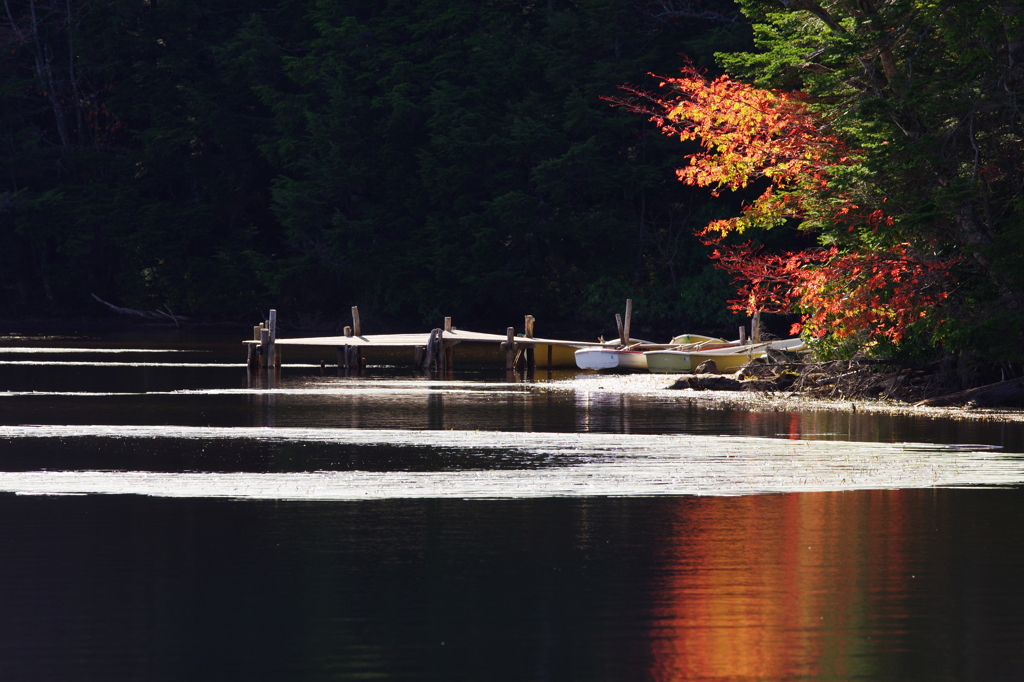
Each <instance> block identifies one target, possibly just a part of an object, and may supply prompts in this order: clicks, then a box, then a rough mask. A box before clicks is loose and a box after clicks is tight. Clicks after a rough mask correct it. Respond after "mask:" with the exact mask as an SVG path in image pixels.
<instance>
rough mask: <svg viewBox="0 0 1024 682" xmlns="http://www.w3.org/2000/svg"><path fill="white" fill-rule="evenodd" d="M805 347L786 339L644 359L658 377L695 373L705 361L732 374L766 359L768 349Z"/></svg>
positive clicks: (662, 353) (669, 352)
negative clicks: (749, 363) (762, 358)
mask: <svg viewBox="0 0 1024 682" xmlns="http://www.w3.org/2000/svg"><path fill="white" fill-rule="evenodd" d="M803 346H804V342H803V340H802V339H783V340H781V341H771V342H769V343H752V344H747V345H743V346H739V345H736V346H728V347H725V348H691V349H667V350H651V351H647V352H646V353H644V355H645V356H646V357H647V370H648V371H650V372H654V373H656V374H685V373H687V372H692V371H693V370H695V369H696V368H697V367H698V366H699V365H700V364H701V363H702V362H704V361H705V360H714V361H715V367H717V368H718V371H719V372H724V373H730V374H731V373H732V372H735V371H737V370H739V369H740V368H741V367H743V366H744V365H745V364H747V363H748V362H750V361H751V360H755V359H757V358H760V357H764V356H765V355H766V354H767V353H768V349H769V348H773V349H776V350H789V351H793V350H800V349H802V348H803Z"/></svg>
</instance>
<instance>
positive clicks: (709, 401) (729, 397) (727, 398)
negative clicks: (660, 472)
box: [548, 373, 1024, 422]
mask: <svg viewBox="0 0 1024 682" xmlns="http://www.w3.org/2000/svg"><path fill="white" fill-rule="evenodd" d="M687 376H692V375H684V376H683V377H680V376H676V375H672V374H639V373H638V374H596V373H595V374H578V375H576V376H574V377H572V378H569V379H558V380H554V381H552V382H551V383H550V384H548V385H549V386H550V387H551V388H552V389H554V390H565V391H577V392H585V393H629V394H634V395H650V396H657V397H658V398H659V399H671V400H678V401H680V402H687V403H690V404H692V405H697V406H700V407H704V408H706V409H712V410H714V409H736V410H749V411H751V412H780V411H789V410H801V411H830V412H864V413H875V414H889V415H910V416H919V417H930V418H935V419H971V420H979V421H999V422H1024V410H1022V409H1020V408H992V407H948V406H947V407H937V406H928V405H920V404H918V405H915V404H911V403H908V402H905V401H901V400H895V399H890V398H875V399H865V398H854V399H849V398H842V397H838V398H824V397H820V396H813V395H808V394H806V393H803V392H799V391H788V390H779V391H749V392H748V391H712V390H700V389H695V388H689V387H687V388H673V386H678V381H679V380H680V379H681V378H683V379H685V378H686V377H687Z"/></svg>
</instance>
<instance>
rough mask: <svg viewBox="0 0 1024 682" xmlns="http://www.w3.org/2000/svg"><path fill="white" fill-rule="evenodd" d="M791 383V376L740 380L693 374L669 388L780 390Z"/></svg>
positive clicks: (715, 375)
mask: <svg viewBox="0 0 1024 682" xmlns="http://www.w3.org/2000/svg"><path fill="white" fill-rule="evenodd" d="M792 383H793V377H792V376H779V377H776V378H774V379H746V380H744V381H740V380H739V379H733V378H732V377H726V376H722V375H720V374H694V375H691V376H688V377H685V378H683V379H679V380H678V381H676V382H675V383H674V384H672V385H671V386H669V388H675V389H681V388H692V389H694V390H697V391H780V390H783V389H785V388H786V387H788V386H789V385H791V384H792Z"/></svg>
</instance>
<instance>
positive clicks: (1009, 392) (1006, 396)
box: [914, 377, 1024, 407]
mask: <svg viewBox="0 0 1024 682" xmlns="http://www.w3.org/2000/svg"><path fill="white" fill-rule="evenodd" d="M1020 402H1024V377H1021V378H1019V379H1008V380H1006V381H997V382H996V383H994V384H987V385H985V386H978V387H977V388H969V389H967V390H966V391H958V392H957V393H948V394H946V395H941V396H938V397H936V398H928V399H926V400H919V401H917V402H916V403H914V405H922V406H925V407H946V406H949V405H968V404H969V405H972V406H974V407H995V406H998V405H1009V404H1015V403H1020Z"/></svg>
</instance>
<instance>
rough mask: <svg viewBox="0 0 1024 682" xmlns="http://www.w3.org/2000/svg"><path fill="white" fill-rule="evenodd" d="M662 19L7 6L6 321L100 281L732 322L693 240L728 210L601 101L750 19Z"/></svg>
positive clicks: (161, 294) (614, 5)
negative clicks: (628, 302)
mask: <svg viewBox="0 0 1024 682" xmlns="http://www.w3.org/2000/svg"><path fill="white" fill-rule="evenodd" d="M722 5H723V7H724V8H725V9H726V10H729V9H731V5H729V4H728V3H722ZM711 9H714V7H711ZM712 18H714V17H713V15H712ZM665 19H666V17H659V16H655V14H654V13H653V12H652V11H651V9H650V6H649V3H636V4H634V3H623V2H616V1H614V0H580V1H578V2H572V3H569V2H564V1H563V0H551V1H549V2H544V3H539V2H532V1H529V0H492V1H491V2H477V1H475V0H444V1H441V0H419V1H413V0H409V1H406V2H398V1H393V2H381V1H379V0H351V1H348V2H332V1H328V0H280V1H279V2H276V3H253V2H249V0H237V1H235V2H230V3H229V2H226V1H225V0H144V1H137V0H136V1H129V0H89V1H88V2H83V1H82V0H72V1H71V2H53V4H44V3H43V2H42V1H41V0H16V1H14V2H10V0H9V11H8V12H7V15H6V17H5V21H4V23H3V28H2V29H0V44H2V47H3V53H2V55H0V84H2V85H0V87H2V97H3V109H2V113H0V140H2V144H3V147H4V152H3V159H4V167H3V174H2V176H0V182H2V183H3V186H2V187H0V246H2V251H0V286H3V288H4V290H5V295H4V297H3V299H4V300H3V303H2V304H0V314H6V315H11V314H15V315H20V314H38V313H40V312H44V311H46V312H54V313H65V314H67V313H80V312H82V311H83V310H92V309H94V308H91V307H88V306H92V305H95V304H94V303H92V301H91V297H90V294H96V295H97V296H99V297H101V298H103V299H105V300H107V301H111V302H113V303H116V304H118V305H122V306H127V307H132V308H137V309H145V310H155V309H161V310H168V311H172V312H174V313H176V314H182V315H190V316H207V317H218V316H219V317H236V316H245V315H248V316H254V317H256V319H262V318H261V317H260V315H261V314H262V313H261V311H263V312H265V310H266V308H268V307H271V306H273V307H277V308H279V309H281V310H282V311H283V312H284V311H287V312H288V313H289V314H291V315H292V319H293V320H294V319H296V318H295V314H296V313H304V314H307V315H322V316H323V317H324V318H325V319H329V320H331V319H340V318H341V317H342V316H343V312H342V311H344V310H346V309H347V306H349V305H352V304H357V303H358V304H359V305H360V306H361V307H362V309H363V310H364V311H365V312H364V317H366V316H368V317H370V319H371V320H374V319H375V320H378V321H379V322H380V323H382V324H383V323H385V322H386V321H387V320H391V321H392V322H394V323H396V324H397V323H400V322H405V323H416V324H419V323H421V322H425V321H427V322H433V323H436V322H437V321H438V320H439V319H440V317H441V316H442V315H446V314H448V315H454V316H455V317H456V319H457V320H458V321H459V322H460V323H461V324H463V325H465V326H469V325H470V323H472V322H480V323H488V322H492V321H494V322H500V323H501V324H502V325H504V324H506V323H507V321H511V320H514V319H517V317H518V316H520V315H521V314H523V313H525V312H529V313H532V314H534V315H536V316H537V317H538V318H540V319H542V320H545V326H546V327H547V328H551V327H553V326H556V325H558V324H561V325H563V326H568V325H573V324H583V323H589V322H591V321H593V320H599V321H601V322H606V321H607V320H608V319H609V318H610V317H611V315H612V313H613V312H614V311H615V310H618V309H619V308H621V305H622V301H623V299H624V298H626V297H627V296H630V297H632V298H634V299H635V301H636V309H637V311H638V312H637V314H638V316H639V318H640V319H641V320H644V321H646V322H647V323H654V324H660V325H663V326H667V327H669V328H672V329H684V328H688V329H694V328H697V327H704V328H708V327H713V326H715V325H722V324H724V323H726V321H728V320H729V319H730V318H729V316H728V314H727V313H726V311H725V307H724V304H723V301H724V300H725V298H726V297H727V295H728V289H729V287H728V282H727V278H726V277H724V276H723V275H722V273H720V272H718V271H716V270H714V269H713V268H712V267H711V265H710V263H709V262H708V261H707V259H706V249H705V248H704V247H702V246H701V245H700V244H699V242H697V241H696V240H695V239H694V238H693V237H692V232H693V229H694V228H695V227H696V226H698V225H700V224H702V223H703V222H706V220H707V219H708V218H709V217H715V216H716V215H719V214H724V213H727V212H728V211H729V210H730V208H729V205H728V204H727V203H722V202H719V203H718V204H716V203H710V202H709V199H708V198H707V197H706V196H705V195H704V193H703V192H699V191H696V190H693V189H691V188H686V187H682V186H680V185H679V184H678V183H677V182H675V181H674V175H673V168H674V166H675V165H676V164H677V163H678V159H679V150H678V149H677V148H676V147H675V146H674V145H672V144H671V142H670V141H667V140H664V139H662V138H661V137H659V136H658V135H657V134H656V133H655V132H654V130H653V127H652V126H651V125H650V124H649V123H647V122H645V121H643V120H639V119H638V118H637V117H634V116H630V115H628V114H626V113H624V112H620V111H616V110H614V109H612V108H610V107H608V105H607V103H605V102H603V101H602V100H600V99H599V97H600V96H601V95H608V94H612V93H614V92H615V86H616V85H617V84H619V83H623V82H628V81H634V82H635V81H639V80H641V79H642V78H644V75H643V74H644V73H645V72H647V71H651V70H655V71H657V70H662V71H667V70H671V69H673V68H675V67H676V66H677V65H678V63H679V59H680V58H679V56H678V55H679V53H681V52H686V53H689V54H690V55H691V56H692V57H693V58H694V59H696V60H698V61H703V62H704V63H707V64H709V65H710V64H712V61H713V60H712V58H711V53H712V52H713V51H714V50H722V49H726V50H728V49H737V48H740V49H742V48H745V47H747V44H746V43H745V40H747V38H746V36H747V35H749V27H748V26H746V25H745V24H742V22H728V21H700V22H697V21H687V20H685V19H679V20H677V21H675V22H674V23H673V22H671V21H666V20H665ZM71 55H73V58H72V57H71ZM549 325H550V326H549Z"/></svg>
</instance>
